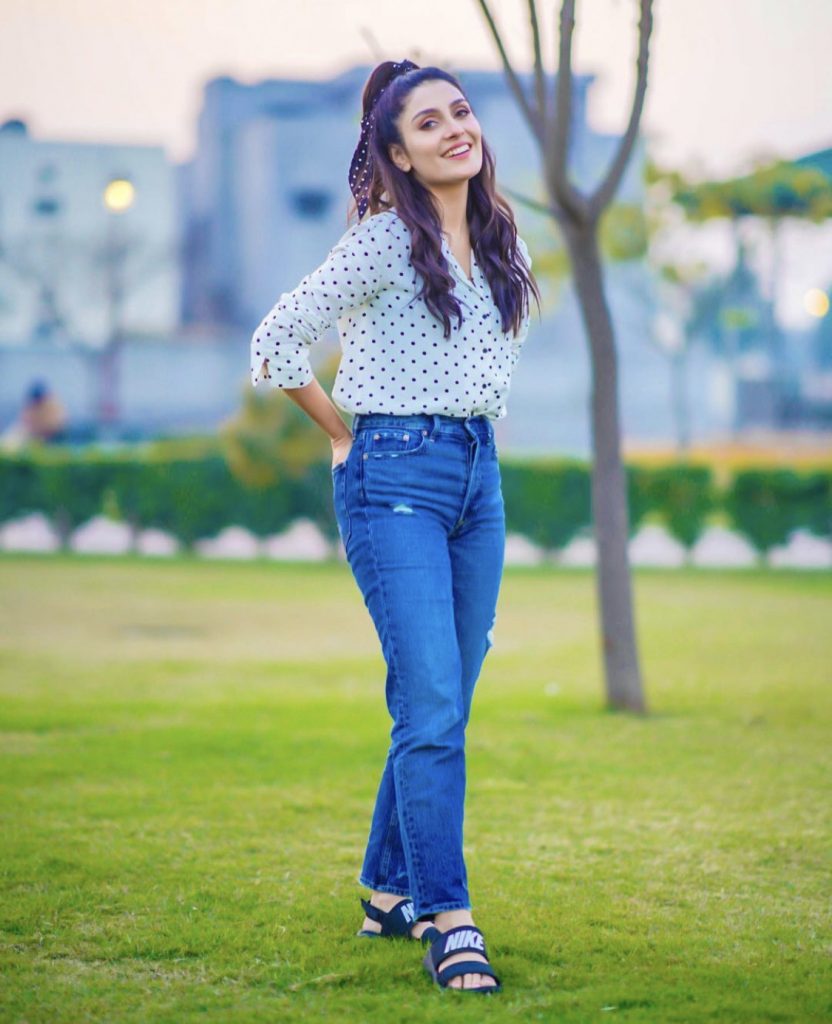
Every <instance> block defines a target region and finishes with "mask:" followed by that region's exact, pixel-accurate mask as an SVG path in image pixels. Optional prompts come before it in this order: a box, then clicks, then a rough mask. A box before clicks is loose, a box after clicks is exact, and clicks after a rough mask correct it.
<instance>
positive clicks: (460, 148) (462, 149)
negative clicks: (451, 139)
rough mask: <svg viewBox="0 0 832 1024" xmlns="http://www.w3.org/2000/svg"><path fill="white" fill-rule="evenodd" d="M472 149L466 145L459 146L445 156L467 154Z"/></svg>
mask: <svg viewBox="0 0 832 1024" xmlns="http://www.w3.org/2000/svg"><path fill="white" fill-rule="evenodd" d="M470 148H471V147H470V146H469V145H468V144H467V143H466V144H465V145H464V146H457V147H456V149H452V150H451V151H450V153H446V154H445V156H455V155H456V154H457V153H466V152H467V151H468V150H469V149H470Z"/></svg>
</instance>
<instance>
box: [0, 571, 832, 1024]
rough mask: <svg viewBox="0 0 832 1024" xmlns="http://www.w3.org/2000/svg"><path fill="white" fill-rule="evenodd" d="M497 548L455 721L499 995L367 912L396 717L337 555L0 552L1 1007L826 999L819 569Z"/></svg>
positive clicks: (210, 1017)
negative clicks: (365, 924)
mask: <svg viewBox="0 0 832 1024" xmlns="http://www.w3.org/2000/svg"><path fill="white" fill-rule="evenodd" d="M635 590H636V597H637V625H638V630H639V638H640V646H641V657H642V666H643V670H644V676H645V682H646V686H647V693H648V700H649V704H650V710H651V714H650V716H649V717H648V718H646V719H638V718H634V717H631V716H629V715H625V714H613V713H609V712H607V711H605V710H604V703H603V694H602V682H601V676H600V658H599V651H598V639H597V624H596V616H595V597H594V581H593V577H592V575H591V574H590V573H588V572H586V571H579V570H575V571H566V570H557V569H552V568H546V569H507V570H506V573H505V576H504V579H503V586H502V591H501V594H500V603H499V609H498V614H497V622H496V626H495V631H494V640H495V645H494V647H493V648H492V649H491V651H490V652H489V654H488V656H487V658H486V662H485V666H484V668H483V673H482V676H481V677H480V681H479V685H478V691H477V695H476V697H475V700H474V710H473V716H472V719H471V723H470V726H469V732H468V751H469V795H468V810H467V817H466V850H467V860H468V868H469V876H470V882H471V886H472V896H473V899H474V911H475V916H476V920H477V923H478V924H479V925H480V926H481V927H482V928H483V930H484V932H485V934H486V938H487V941H488V944H489V950H490V953H491V955H492V960H493V963H494V965H495V968H496V969H497V971H498V973H500V974H501V975H502V978H503V982H504V985H505V992H504V993H502V994H501V995H499V996H497V997H492V998H489V999H484V998H482V997H479V996H472V995H470V994H469V995H465V994H460V993H451V992H439V991H438V990H436V989H434V988H433V987H432V986H431V983H430V980H429V978H428V977H427V975H426V974H425V973H424V971H423V970H422V967H421V964H420V960H421V955H422V951H421V947H420V946H419V945H418V944H417V943H405V942H397V943H390V942H378V941H377V942H368V941H362V940H360V939H357V938H355V937H354V932H355V931H356V929H357V928H358V927H359V925H360V922H361V917H362V915H361V912H360V906H359V903H358V897H359V895H360V894H362V892H363V890H361V889H360V887H359V886H358V884H357V882H356V875H357V873H358V869H359V866H360V860H361V855H362V853H363V847H364V841H365V839H366V834H367V828H368V826H369V815H370V810H371V807H372V801H373V797H374V794H375V787H376V784H377V780H378V775H379V773H380V771H381V767H382V763H383V759H384V755H385V751H386V747H387V738H388V730H389V722H388V719H387V713H386V710H385V707H384V700H383V688H384V675H385V669H384V663H383V661H382V658H381V653H380V649H379V647H378V642H377V639H376V635H375V632H374V630H373V626H372V623H371V621H370V619H369V616H368V615H367V612H366V610H365V608H364V604H363V601H362V599H361V595H360V594H359V592H358V590H357V588H356V586H355V583H354V582H353V580H352V577H351V575H350V573H349V569H348V568H347V567H346V566H343V565H312V566H306V565H304V566H293V565H280V564H251V563H245V564H234V563H223V564H219V563H210V562H190V561H187V560H177V561H174V562H170V563H168V562H154V561H147V560H139V559H125V560H113V561H110V560H107V559H104V558H83V557H71V556H61V557H54V558H53V557H47V558H39V557H34V556H32V557H28V556H11V555H7V556H5V557H2V558H0V664H1V665H2V673H1V674H0V735H1V736H2V739H1V740H0V767H2V773H1V774H0V785H2V818H3V839H2V850H0V853H1V854H2V856H0V870H2V908H0V909H1V910H2V914H1V915H0V944H1V945H2V949H1V950H0V956H1V957H2V979H0V1020H2V1021H3V1022H4V1024H5V1022H6V1021H9V1022H19V1024H22V1022H27V1024H34V1022H41V1021H48V1022H50V1024H57V1022H71V1024H77V1022H80V1021H108V1022H110V1021H112V1022H119V1024H121V1022H127V1021H130V1022H132V1021H153V1022H156V1021H170V1022H176V1024H183V1022H190V1021H218V1022H225V1021H232V1020H233V1021H235V1022H237V1021H270V1022H273V1021H278V1022H282V1021H330V1020H331V1021H339V1022H340V1021H344V1022H354V1021H378V1022H397V1021H408V1022H409V1021H413V1022H420V1024H421V1022H434V1021H436V1022H438V1021H449V1020H450V1021H481V1020H493V1021H502V1020H507V1021H508V1020H512V1021H514V1020H517V1021H524V1022H528V1021H568V1022H572V1021H575V1022H584V1021H596V1020H597V1021H609V1020H616V1019H626V1020H627V1021H628V1022H635V1021H658V1022H666V1021H667V1022H671V1021H715V1022H720V1024H722V1022H733V1021H749V1022H752V1021H753V1022H757V1021H800V1022H804V1021H820V1020H830V1019H832V970H830V952H832V929H830V914H829V910H830V902H829V901H830V885H829V877H830V865H832V856H830V853H831V852H832V851H830V845H832V844H830V834H831V830H830V820H829V819H830V761H832V756H830V750H832V745H830V718H832V714H831V713H830V712H831V711H832V699H831V698H830V684H832V668H831V667H830V666H832V577H830V575H828V574H824V575H821V574H809V573H807V574H800V573H796V572H795V573H792V572H779V571H753V572H749V571H734V572H710V571H701V570H700V571H696V570H685V571H672V572H662V571H659V570H653V571H648V570H640V571H638V572H637V573H636V575H635Z"/></svg>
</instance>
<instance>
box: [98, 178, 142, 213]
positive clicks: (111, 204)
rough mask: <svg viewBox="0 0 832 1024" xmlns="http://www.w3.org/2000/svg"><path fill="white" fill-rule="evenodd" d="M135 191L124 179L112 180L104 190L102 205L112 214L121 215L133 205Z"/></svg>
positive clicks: (131, 184) (130, 183)
mask: <svg viewBox="0 0 832 1024" xmlns="http://www.w3.org/2000/svg"><path fill="white" fill-rule="evenodd" d="M135 197H136V190H135V189H134V188H133V183H132V182H130V181H128V180H127V179H126V178H113V180H112V181H110V182H108V183H107V187H106V188H105V189H104V205H105V206H106V207H107V209H108V210H112V211H113V213H121V212H122V211H123V210H127V209H129V208H130V207H131V206H132V205H133V200H134V199H135Z"/></svg>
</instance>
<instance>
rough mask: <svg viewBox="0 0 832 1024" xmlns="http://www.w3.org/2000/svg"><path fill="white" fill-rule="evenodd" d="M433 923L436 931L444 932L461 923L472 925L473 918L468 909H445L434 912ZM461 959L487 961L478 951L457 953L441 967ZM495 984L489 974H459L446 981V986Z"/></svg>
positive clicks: (462, 986)
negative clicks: (434, 918)
mask: <svg viewBox="0 0 832 1024" xmlns="http://www.w3.org/2000/svg"><path fill="white" fill-rule="evenodd" d="M433 924H434V927H435V928H436V929H437V930H438V931H440V932H446V931H448V930H449V929H451V928H456V927H457V926H458V925H461V924H467V925H473V924H474V919H473V917H471V911H470V910H445V911H440V912H439V913H438V914H436V920H435V921H434V922H433ZM461 960H482V962H483V963H487V962H488V961H487V960H486V958H485V957H484V956H482V955H481V954H480V953H473V952H468V953H457V954H455V955H454V956H449V957H448V958H447V959H445V960H443V961H442V969H443V970H444V969H445V968H446V967H450V966H451V964H456V963H459V962H460V961H461ZM496 984H497V982H496V981H495V980H494V978H492V977H491V975H490V974H461V975H460V976H459V977H458V978H451V980H450V981H449V982H448V988H482V987H485V986H489V985H496Z"/></svg>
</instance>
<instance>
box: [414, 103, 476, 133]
mask: <svg viewBox="0 0 832 1024" xmlns="http://www.w3.org/2000/svg"><path fill="white" fill-rule="evenodd" d="M457 113H458V114H470V113H471V111H470V110H468V108H467V107H460V108H459V110H458V111H457ZM431 124H436V120H435V118H432V117H429V118H428V119H427V121H423V122H422V124H421V127H422V128H427V127H428V125H431Z"/></svg>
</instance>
